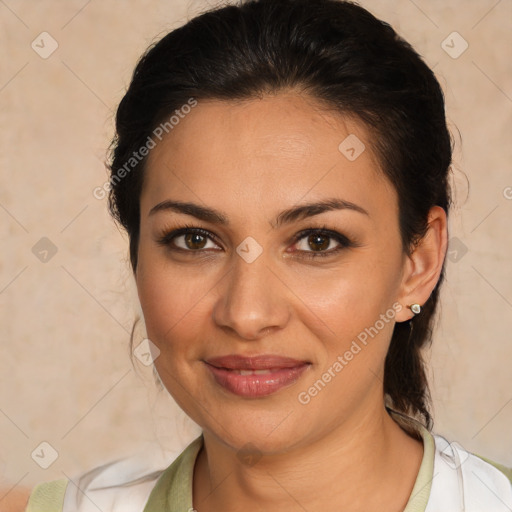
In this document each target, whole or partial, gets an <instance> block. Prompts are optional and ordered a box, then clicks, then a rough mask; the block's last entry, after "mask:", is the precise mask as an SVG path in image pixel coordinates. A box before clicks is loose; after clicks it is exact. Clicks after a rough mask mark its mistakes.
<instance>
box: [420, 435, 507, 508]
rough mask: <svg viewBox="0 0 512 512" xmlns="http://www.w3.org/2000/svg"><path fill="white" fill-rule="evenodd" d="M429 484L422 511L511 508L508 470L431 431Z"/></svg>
mask: <svg viewBox="0 0 512 512" xmlns="http://www.w3.org/2000/svg"><path fill="white" fill-rule="evenodd" d="M433 438H434V442H435V454H434V468H433V475H432V487H431V492H430V498H429V501H428V505H427V508H426V512H434V511H438V510H465V511H467V512H477V511H481V510H485V511H486V512H502V511H503V512H505V511H510V510H511V509H512V482H511V478H512V470H511V469H510V468H507V467H505V466H503V465H501V464H497V463H494V462H492V461H490V460H488V459H485V458H483V457H479V456H478V455H475V454H473V453H470V452H468V451H467V450H466V449H464V448H463V447H462V446H461V445H460V444H458V443H456V442H449V441H447V440H446V439H445V438H444V437H442V436H440V435H433Z"/></svg>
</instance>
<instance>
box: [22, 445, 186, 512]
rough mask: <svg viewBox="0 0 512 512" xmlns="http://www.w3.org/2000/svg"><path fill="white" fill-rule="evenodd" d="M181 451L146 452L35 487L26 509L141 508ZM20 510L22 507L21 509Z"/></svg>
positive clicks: (113, 511) (130, 511)
mask: <svg viewBox="0 0 512 512" xmlns="http://www.w3.org/2000/svg"><path fill="white" fill-rule="evenodd" d="M180 453H181V452H179V451H175V452H166V453H163V452H161V451H160V452H158V451H155V452H152V453H150V452H145V453H141V454H137V455H134V456H131V457H127V458H124V459H121V460H116V461H113V462H109V463H108V464H104V465H102V466H99V467H96V468H94V469H92V470H91V471H88V472H87V473H83V474H81V475H78V476H77V477H74V478H69V479H67V478H66V479H60V480H54V481H51V482H45V483H41V484H39V485H37V486H36V487H34V489H33V490H32V492H31V494H30V498H29V500H28V505H27V508H26V512H92V511H94V512H97V511H98V510H105V511H106V510H108V511H109V512H140V511H142V510H143V509H144V507H145V504H146V502H147V499H148V497H149V495H150V494H151V491H152V489H153V487H154V486H155V484H156V483H157V481H158V479H159V478H160V476H161V474H162V473H163V472H164V470H165V469H166V468H167V466H168V465H169V464H171V463H172V462H173V461H174V460H175V459H176V458H177V457H178V456H179V454H180ZM21 510H23V509H21Z"/></svg>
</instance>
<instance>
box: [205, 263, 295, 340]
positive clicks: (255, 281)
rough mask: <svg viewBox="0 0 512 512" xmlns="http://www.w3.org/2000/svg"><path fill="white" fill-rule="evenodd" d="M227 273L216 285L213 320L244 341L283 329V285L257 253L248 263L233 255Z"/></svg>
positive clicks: (286, 317) (286, 311)
mask: <svg viewBox="0 0 512 512" xmlns="http://www.w3.org/2000/svg"><path fill="white" fill-rule="evenodd" d="M233 260H234V261H233V264H232V267H231V270H230V272H228V274H227V275H226V276H225V277H224V279H222V281H221V282H220V283H219V285H218V292H219V298H218V300H217V302H216V303H215V306H214V309H213V320H214V322H215V323H216V324H217V325H218V326H219V327H221V328H222V329H224V330H227V331H230V333H231V334H233V333H236V336H237V338H239V339H243V340H245V341H251V340H258V339H261V338H262V337H264V336H265V335H267V334H268V333H270V332H273V331H277V330H280V329H283V328H284V327H285V326H286V324H287V322H288V321H289V317H290V303H289V300H287V293H286V285H285V284H284V283H283V282H282V281H281V280H280V279H279V277H278V275H276V273H275V272H276V271H275V270H273V269H272V268H271V263H270V262H269V261H268V258H266V257H265V256H264V253H263V254H261V255H260V256H259V257H258V258H257V259H256V260H255V261H253V262H251V263H248V262H247V261H245V260H244V259H243V258H242V257H240V256H238V254H235V255H234V256H233Z"/></svg>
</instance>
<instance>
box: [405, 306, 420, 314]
mask: <svg viewBox="0 0 512 512" xmlns="http://www.w3.org/2000/svg"><path fill="white" fill-rule="evenodd" d="M407 307H408V308H409V309H410V310H411V311H412V312H413V313H414V314H415V315H419V314H420V313H421V306H420V305H419V304H410V305H409V306H407Z"/></svg>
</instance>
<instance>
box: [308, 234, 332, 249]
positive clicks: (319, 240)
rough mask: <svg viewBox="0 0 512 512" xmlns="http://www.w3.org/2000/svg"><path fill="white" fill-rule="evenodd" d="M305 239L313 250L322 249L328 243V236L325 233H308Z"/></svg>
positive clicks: (326, 246)
mask: <svg viewBox="0 0 512 512" xmlns="http://www.w3.org/2000/svg"><path fill="white" fill-rule="evenodd" d="M307 240H308V245H309V247H310V248H311V249H312V250H314V251H324V250H326V249H327V248H328V247H329V245H330V243H329V237H328V236H326V235H319V234H315V235H309V236H308V239H307Z"/></svg>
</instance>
